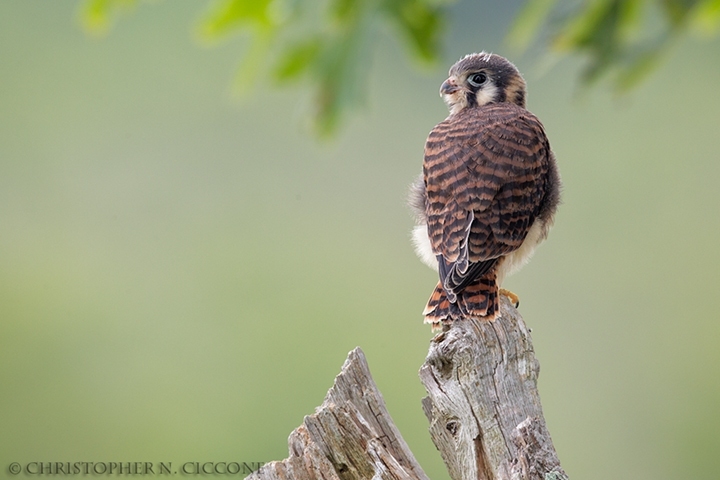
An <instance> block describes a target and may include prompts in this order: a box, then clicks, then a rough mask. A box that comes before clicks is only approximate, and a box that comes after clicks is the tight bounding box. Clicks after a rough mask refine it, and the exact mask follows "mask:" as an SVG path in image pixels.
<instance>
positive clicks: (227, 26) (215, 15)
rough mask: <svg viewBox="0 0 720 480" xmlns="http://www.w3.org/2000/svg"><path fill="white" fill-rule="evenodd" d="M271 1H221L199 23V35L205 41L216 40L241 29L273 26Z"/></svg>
mask: <svg viewBox="0 0 720 480" xmlns="http://www.w3.org/2000/svg"><path fill="white" fill-rule="evenodd" d="M271 3H272V1H271V0H222V1H221V2H219V3H218V4H217V5H216V6H215V7H214V8H213V9H212V11H211V12H210V13H209V14H208V15H207V17H206V18H205V19H204V20H203V21H202V22H201V23H200V28H199V33H200V35H201V37H202V38H203V39H205V40H216V39H218V38H219V37H222V36H226V35H228V34H229V33H234V32H237V31H239V30H240V29H241V28H242V27H248V26H254V27H259V28H270V27H272V26H274V23H275V22H274V21H273V17H272V15H271V11H270V10H271V9H270V5H271Z"/></svg>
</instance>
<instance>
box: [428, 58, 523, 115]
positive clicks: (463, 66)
mask: <svg viewBox="0 0 720 480" xmlns="http://www.w3.org/2000/svg"><path fill="white" fill-rule="evenodd" d="M440 96H441V97H442V98H443V100H444V101H445V103H446V104H447V106H448V108H450V113H457V112H459V111H460V110H463V109H464V108H468V107H478V106H482V105H485V104H488V103H498V102H510V103H514V104H516V105H519V106H521V107H523V108H525V80H523V78H522V75H520V72H518V69H517V68H515V65H513V64H512V63H510V62H509V61H508V60H506V59H505V58H503V57H501V56H499V55H495V54H493V53H485V52H482V53H471V54H470V55H466V56H465V57H463V58H461V59H460V60H458V62H457V63H456V64H455V65H453V66H452V67H451V68H450V76H449V77H448V79H447V80H445V82H443V84H442V86H441V87H440Z"/></svg>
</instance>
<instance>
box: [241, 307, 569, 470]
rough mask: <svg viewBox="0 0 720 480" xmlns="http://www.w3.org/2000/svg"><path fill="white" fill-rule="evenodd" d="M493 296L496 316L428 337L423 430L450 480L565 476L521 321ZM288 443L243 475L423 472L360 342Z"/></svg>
mask: <svg viewBox="0 0 720 480" xmlns="http://www.w3.org/2000/svg"><path fill="white" fill-rule="evenodd" d="M501 298H502V301H501V303H500V315H499V316H498V317H497V319H496V320H495V321H494V322H488V321H485V320H461V321H457V322H453V323H452V324H451V325H450V326H449V327H447V329H446V330H445V331H444V332H442V333H441V334H439V335H437V336H436V337H435V338H433V340H432V341H431V344H430V351H429V353H428V356H427V359H426V361H425V363H424V364H423V366H422V367H421V369H420V379H421V381H422V383H423V384H424V385H425V388H426V389H427V391H428V396H427V397H426V398H424V399H423V400H422V407H423V410H424V411H425V414H426V416H427V418H428V420H429V421H430V435H431V437H432V439H433V441H434V442H435V445H436V446H437V448H438V450H439V451H440V454H441V455H442V458H443V460H444V461H445V464H446V465H447V468H448V471H449V473H450V477H451V478H452V479H453V480H470V479H472V480H567V478H568V477H567V475H566V474H565V471H564V470H563V469H562V467H561V466H560V461H559V460H558V457H557V454H556V452H555V448H554V447H553V444H552V440H551V439H550V434H549V433H548V430H547V426H546V425H545V420H544V418H543V414H542V407H541V405H540V396H539V394H538V391H537V378H538V373H539V370H540V367H539V365H538V362H537V360H536V359H535V354H534V351H533V346H532V341H531V339H530V335H529V332H528V329H527V327H526V325H525V322H524V321H523V319H522V318H521V317H520V315H519V314H518V312H517V310H516V309H515V308H514V307H513V306H512V305H511V304H510V302H509V301H508V300H507V298H506V297H505V296H501ZM288 445H289V450H290V455H289V457H288V458H286V459H285V460H283V461H280V462H271V463H268V464H266V465H264V466H263V467H262V468H261V469H260V470H258V471H256V472H255V473H253V474H251V475H250V476H248V477H247V478H248V479H250V480H292V479H296V480H310V479H326V480H361V479H362V480H371V479H372V480H380V479H387V480H391V479H407V480H428V477H427V476H426V475H425V473H424V472H423V470H422V468H421V467H420V465H419V464H418V463H417V461H416V460H415V458H414V457H413V454H412V453H411V452H410V449H409V448H408V446H407V444H406V443H405V441H404V440H403V438H402V436H401V435H400V432H399V431H398V430H397V428H396V427H395V425H394V423H393V421H392V418H391V417H390V414H389V413H388V411H387V408H386V407H385V402H384V400H383V398H382V395H381V394H380V392H379V391H378V389H377V387H376V386H375V383H374V382H373V380H372V376H371V375H370V370H369V368H368V365H367V362H366V360H365V355H364V354H363V352H362V350H360V349H359V348H356V349H355V350H353V351H351V352H350V354H349V355H348V358H347V360H346V361H345V364H344V365H343V367H342V371H341V372H340V374H339V375H338V376H337V377H336V378H335V384H334V385H333V387H332V388H331V389H330V391H329V392H328V394H327V396H326V397H325V401H324V402H323V403H322V405H321V406H320V407H318V408H317V409H316V411H315V413H314V414H312V415H308V416H307V417H305V419H304V421H303V424H302V425H301V426H300V427H298V428H297V429H296V430H295V431H293V432H292V433H291V434H290V438H289V439H288Z"/></svg>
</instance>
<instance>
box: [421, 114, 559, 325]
mask: <svg viewBox="0 0 720 480" xmlns="http://www.w3.org/2000/svg"><path fill="white" fill-rule="evenodd" d="M553 161H554V159H553V157H552V152H551V150H550V144H549V142H548V140H547V137H546V136H545V132H544V129H543V126H542V124H541V123H540V121H539V120H538V119H537V118H536V117H535V116H534V115H532V114H531V113H530V112H528V111H527V110H525V109H524V108H522V107H520V106H517V105H514V104H511V103H491V104H487V105H484V106H480V107H476V108H465V109H463V110H461V111H460V112H457V113H456V114H453V115H451V116H450V117H448V118H447V119H446V120H445V121H443V122H441V123H440V124H438V125H437V126H436V127H435V128H434V129H433V131H432V132H431V133H430V135H429V137H428V139H427V143H426V145H425V161H424V164H423V175H424V181H425V189H426V195H427V200H426V214H427V215H426V221H427V227H428V236H429V239H430V244H431V246H432V250H433V252H435V253H436V254H437V256H438V262H439V271H440V278H441V284H442V287H443V290H444V293H445V295H447V297H448V299H449V301H450V303H457V304H458V308H460V309H461V310H467V312H462V313H463V314H465V313H467V314H468V315H471V316H486V317H490V318H492V316H493V315H494V313H495V309H496V308H497V285H496V283H495V276H496V270H497V268H498V266H499V265H500V263H501V262H502V260H503V256H505V255H507V254H509V253H511V252H513V251H514V250H517V249H518V248H519V247H520V246H521V245H522V243H523V241H524V240H525V238H526V236H527V234H528V232H529V230H530V228H531V226H532V225H533V223H534V222H535V220H536V219H537V218H538V216H539V215H540V213H541V210H542V209H543V208H545V207H546V204H547V202H548V201H549V199H550V197H553V198H552V201H553V202H555V203H557V199H556V198H555V197H557V195H554V196H553V195H550V190H551V189H552V188H555V187H556V186H553V185H552V183H553V182H552V181H551V180H552V178H551V174H556V171H555V167H554V165H553V164H552V163H551V162H553ZM552 208H553V211H554V208H555V205H553V206H552ZM480 285H482V286H483V287H482V288H481V287H480ZM458 296H459V297H460V298H459V299H458ZM483 298H485V300H483ZM439 303H440V302H435V306H437V305H439ZM430 307H431V306H430V305H428V309H430ZM426 314H427V315H428V320H430V321H436V319H437V320H441V319H442V318H439V317H443V316H445V317H453V315H452V312H445V311H439V310H438V309H437V308H435V309H433V310H432V311H429V312H427V311H426ZM456 314H457V312H456Z"/></svg>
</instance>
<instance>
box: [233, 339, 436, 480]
mask: <svg viewBox="0 0 720 480" xmlns="http://www.w3.org/2000/svg"><path fill="white" fill-rule="evenodd" d="M288 446H289V450H290V456H289V457H288V458H286V459H285V460H283V461H281V462H271V463H268V464H266V465H264V466H263V467H262V468H260V469H259V470H258V471H256V472H254V473H253V474H251V475H249V476H248V477H246V478H247V479H249V480H281V479H282V480H290V479H296V480H310V479H327V480H356V479H357V480H361V479H367V480H369V479H373V480H376V479H377V480H380V479H385V480H397V479H407V480H428V477H427V476H426V475H425V473H424V472H423V470H422V468H420V465H419V464H418V463H417V461H416V460H415V458H414V457H413V454H412V452H410V449H409V448H408V446H407V444H406V443H405V440H403V438H402V436H401V435H400V432H399V431H398V430H397V427H395V424H394V423H393V421H392V418H390V414H389V413H388V411H387V408H386V407H385V401H384V400H383V398H382V395H381V394H380V392H379V391H378V389H377V386H376V385H375V382H374V381H373V379H372V376H371V375H370V369H369V368H368V365H367V361H366V360H365V355H364V354H363V352H362V350H360V349H359V348H356V349H355V350H353V351H351V352H350V354H349V355H348V358H347V360H346V361H345V364H344V365H343V367H342V371H341V372H340V374H339V375H338V376H337V377H336V378H335V384H334V385H333V387H332V388H331V389H330V391H328V394H327V396H326V397H325V401H324V402H323V404H322V405H321V406H320V407H318V408H317V409H316V411H315V413H314V414H312V415H308V416H306V417H305V419H304V421H303V424H302V425H301V426H300V427H298V428H297V429H295V430H294V431H293V432H292V433H291V434H290V438H289V439H288Z"/></svg>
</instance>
